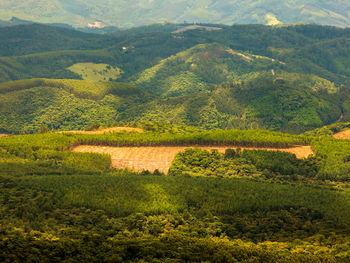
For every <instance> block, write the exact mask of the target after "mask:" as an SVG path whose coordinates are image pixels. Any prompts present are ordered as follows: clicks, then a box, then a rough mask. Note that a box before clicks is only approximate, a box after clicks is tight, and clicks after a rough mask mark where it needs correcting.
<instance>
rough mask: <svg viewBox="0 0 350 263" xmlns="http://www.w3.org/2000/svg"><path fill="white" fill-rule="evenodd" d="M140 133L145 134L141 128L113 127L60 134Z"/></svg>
mask: <svg viewBox="0 0 350 263" xmlns="http://www.w3.org/2000/svg"><path fill="white" fill-rule="evenodd" d="M123 131H125V132H139V133H143V132H144V131H143V129H141V128H132V127H112V128H106V129H101V130H96V131H63V132H60V133H78V134H104V133H110V132H123Z"/></svg>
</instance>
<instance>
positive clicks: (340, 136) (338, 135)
mask: <svg viewBox="0 0 350 263" xmlns="http://www.w3.org/2000/svg"><path fill="white" fill-rule="evenodd" d="M333 137H334V138H336V139H343V140H344V139H348V140H349V139H350V129H349V130H346V131H342V132H338V133H336V134H334V135H333Z"/></svg>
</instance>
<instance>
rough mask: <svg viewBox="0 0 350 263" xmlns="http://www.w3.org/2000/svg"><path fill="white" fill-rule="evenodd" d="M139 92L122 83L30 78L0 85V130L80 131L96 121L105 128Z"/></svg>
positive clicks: (138, 100) (132, 101) (143, 97)
mask: <svg viewBox="0 0 350 263" xmlns="http://www.w3.org/2000/svg"><path fill="white" fill-rule="evenodd" d="M143 100H145V96H144V93H143V91H141V90H140V89H139V88H137V87H135V86H133V85H131V84H126V83H116V82H91V81H81V80H48V79H33V80H20V81H15V82H8V83H4V84H1V85H0V105H1V110H0V111H1V115H0V131H2V132H7V133H34V132H37V131H38V130H39V128H40V127H41V126H42V125H45V126H47V128H48V129H49V130H74V129H78V130H79V129H80V130H82V129H84V128H86V127H88V126H91V125H92V124H95V123H97V122H99V123H101V124H102V125H104V126H109V125H112V124H114V123H116V122H117V120H118V115H119V114H120V112H123V111H125V109H126V108H128V107H130V105H133V104H134V103H135V101H136V102H137V103H141V102H142V101H143Z"/></svg>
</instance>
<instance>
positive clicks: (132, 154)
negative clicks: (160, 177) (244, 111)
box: [73, 145, 313, 173]
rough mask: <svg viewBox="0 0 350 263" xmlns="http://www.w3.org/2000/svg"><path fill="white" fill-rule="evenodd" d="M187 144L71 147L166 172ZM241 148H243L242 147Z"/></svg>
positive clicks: (299, 152) (298, 151)
mask: <svg viewBox="0 0 350 263" xmlns="http://www.w3.org/2000/svg"><path fill="white" fill-rule="evenodd" d="M186 148H191V147H188V146H159V147H107V146H106V147H105V146H91V145H80V146H77V147H75V148H74V149H73V151H74V152H90V153H104V154H108V155H110V156H111V157H112V167H115V168H119V169H124V168H129V169H133V170H135V171H143V170H149V171H154V170H156V169H158V170H159V171H161V172H163V173H167V172H168V170H169V168H170V165H171V163H172V161H173V160H174V158H175V156H176V155H177V154H178V153H179V152H182V151H184V150H185V149H186ZM192 148H201V149H204V150H209V151H210V150H212V149H217V150H218V151H219V152H221V153H223V152H225V150H226V149H228V148H237V147H230V146H224V147H222V146H221V147H220V146H214V147H208V146H202V147H192ZM242 149H243V148H242ZM244 149H250V150H253V149H255V150H256V149H261V150H268V151H283V152H290V153H294V154H295V155H296V156H297V158H300V159H302V158H307V157H308V156H309V155H312V154H313V151H312V148H311V146H296V147H293V148H286V149H276V148H244Z"/></svg>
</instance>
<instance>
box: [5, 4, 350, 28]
mask: <svg viewBox="0 0 350 263" xmlns="http://www.w3.org/2000/svg"><path fill="white" fill-rule="evenodd" d="M13 16H16V17H19V18H21V19H25V20H31V21H35V22H42V23H65V24H70V25H73V26H75V27H88V26H90V27H102V26H117V27H121V28H129V27H134V26H140V25H145V24H152V23H160V22H167V21H169V22H172V23H183V22H184V21H186V22H190V23H192V22H193V23H221V24H228V25H232V24H247V23H249V24H252V23H254V24H255V23H259V24H270V25H275V24H280V23H297V22H304V23H317V24H326V25H335V26H340V27H347V26H349V25H350V2H349V1H346V0H332V1H331V0H322V1H317V0H293V1H287V0H282V1H280V0H262V1H253V0H246V1H239V0H188V1H184V0H130V1H125V0H105V1H96V0H84V1H83V0H69V1H68V0H16V1H12V0H1V4H0V19H2V20H8V19H10V18H11V17H13Z"/></svg>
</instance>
